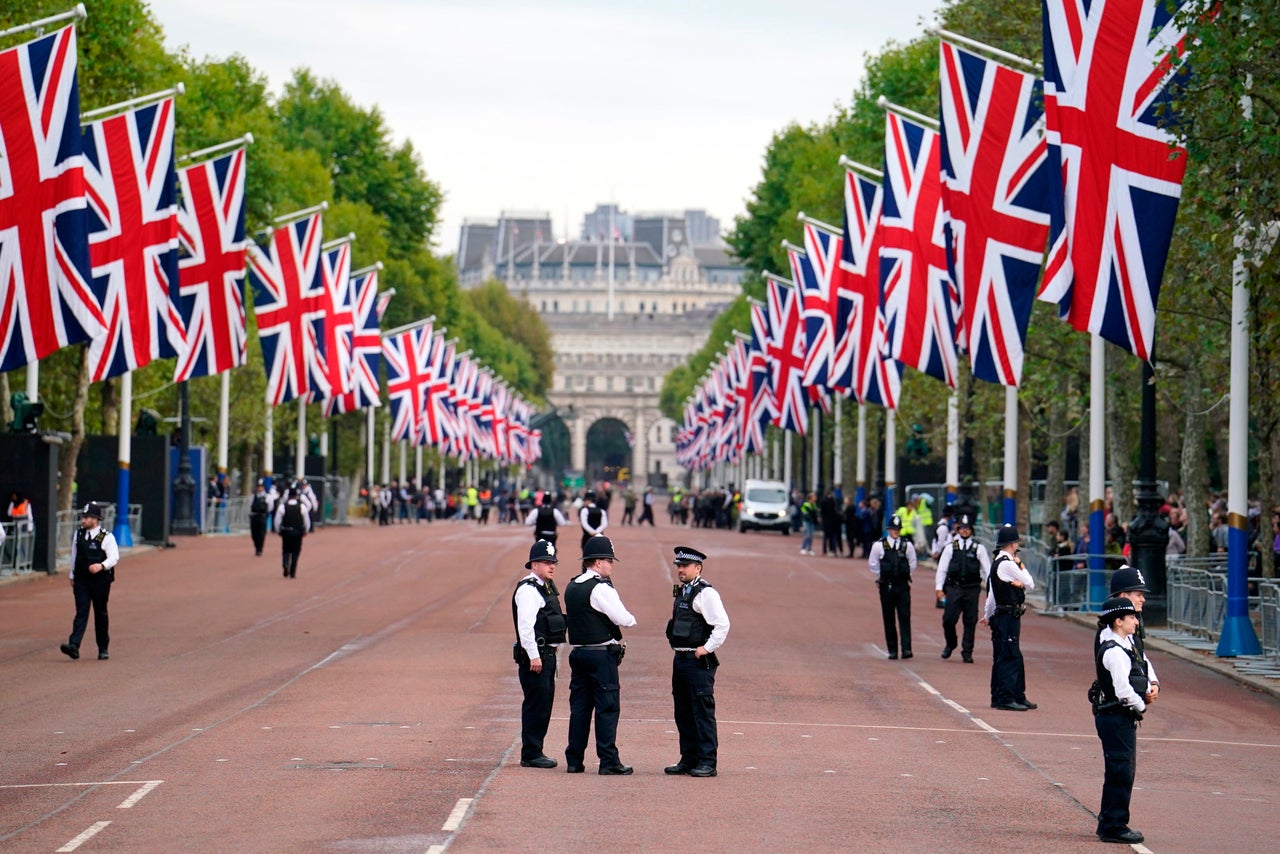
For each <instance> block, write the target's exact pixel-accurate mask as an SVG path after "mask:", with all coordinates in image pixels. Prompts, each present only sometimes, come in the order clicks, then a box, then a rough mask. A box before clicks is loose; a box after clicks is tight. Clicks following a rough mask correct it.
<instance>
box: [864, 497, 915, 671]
mask: <svg viewBox="0 0 1280 854" xmlns="http://www.w3.org/2000/svg"><path fill="white" fill-rule="evenodd" d="M888 529H889V532H888V534H886V535H885V536H884V537H883V538H881V539H879V540H877V541H876V543H875V545H873V546H872V547H871V556H870V557H868V558H867V566H868V568H869V569H870V570H871V572H872V574H873V575H875V577H876V587H877V588H878V590H879V591H880V616H881V617H882V618H883V620H884V643H885V647H886V648H888V650H889V658H890V659H896V658H897V657H898V644H899V640H901V644H902V657H903V658H910V657H911V654H912V653H911V573H913V572H915V569H916V547H915V544H914V543H912V542H911V541H910V540H908V539H907V538H906V537H904V536H902V519H900V518H899V517H898V515H897V514H896V513H895V514H894V515H892V516H890V517H889V525H888ZM895 617H896V623H895Z"/></svg>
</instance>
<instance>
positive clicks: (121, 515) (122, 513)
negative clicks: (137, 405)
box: [111, 371, 133, 548]
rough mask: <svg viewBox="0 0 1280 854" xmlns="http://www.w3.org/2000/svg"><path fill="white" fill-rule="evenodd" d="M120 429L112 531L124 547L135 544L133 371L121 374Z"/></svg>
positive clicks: (117, 541) (119, 543) (118, 542)
mask: <svg viewBox="0 0 1280 854" xmlns="http://www.w3.org/2000/svg"><path fill="white" fill-rule="evenodd" d="M119 424H120V431H119V436H118V437H117V438H118V439H119V444H118V448H119V453H118V454H117V455H116V459H117V460H119V467H118V468H117V469H116V526H115V529H114V530H113V531H112V532H111V533H112V534H113V535H114V536H115V538H116V543H117V544H118V545H120V546H123V547H124V548H130V547H132V546H133V531H131V530H130V529H129V463H130V462H131V460H132V450H133V449H132V447H131V445H130V439H131V438H132V437H131V432H132V426H133V371H125V372H124V373H123V374H122V375H121V376H120V422H119Z"/></svg>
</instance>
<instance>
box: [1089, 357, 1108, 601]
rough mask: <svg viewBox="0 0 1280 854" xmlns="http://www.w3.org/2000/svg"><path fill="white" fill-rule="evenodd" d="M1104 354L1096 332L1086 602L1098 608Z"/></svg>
mask: <svg viewBox="0 0 1280 854" xmlns="http://www.w3.org/2000/svg"><path fill="white" fill-rule="evenodd" d="M1106 379H1107V351H1106V349H1105V346H1104V344H1103V340H1102V336H1101V335H1099V334H1097V333H1096V332H1095V333H1093V334H1092V336H1091V340H1090V342H1089V385H1090V389H1089V602H1090V604H1091V605H1093V606H1095V607H1100V606H1101V605H1102V602H1103V600H1105V599H1106V598H1107V577H1106V574H1105V573H1104V571H1103V566H1102V554H1103V549H1102V546H1103V539H1104V537H1105V534H1106V532H1105V530H1104V528H1105V526H1106V506H1107V502H1106V494H1107V486H1106V465H1105V464H1106V457H1105V453H1106V450H1105V447H1104V440H1105V438H1106V434H1105V432H1104V429H1103V428H1104V419H1105V418H1106V414H1107V404H1106V397H1105V394H1106V391H1105V387H1104V383H1105V382H1106Z"/></svg>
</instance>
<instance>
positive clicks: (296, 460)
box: [293, 397, 307, 480]
mask: <svg viewBox="0 0 1280 854" xmlns="http://www.w3.org/2000/svg"><path fill="white" fill-rule="evenodd" d="M306 475H307V399H306V398H305V397H299V398H298V441H297V443H296V444H295V445H294V455H293V477H294V479H295V480H296V479H298V478H302V477H306Z"/></svg>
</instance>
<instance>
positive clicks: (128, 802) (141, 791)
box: [117, 780, 164, 810]
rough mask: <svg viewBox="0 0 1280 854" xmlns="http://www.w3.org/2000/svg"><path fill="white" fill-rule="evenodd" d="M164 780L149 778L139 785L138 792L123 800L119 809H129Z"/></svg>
mask: <svg viewBox="0 0 1280 854" xmlns="http://www.w3.org/2000/svg"><path fill="white" fill-rule="evenodd" d="M163 782H164V780H148V781H147V782H145V783H143V784H142V785H141V786H139V787H138V790H137V791H136V792H134V793H133V794H132V795H130V796H129V797H127V798H125V799H124V800H123V801H121V802H120V806H119V807H117V809H122V810H127V809H129V808H130V807H131V806H133V805H134V804H136V803H137V802H138V801H140V800H142V799H143V798H145V797H146V796H147V795H148V794H149V793H150V792H151V790H152V789H154V788H155V787H156V786H159V785H160V784H161V783H163Z"/></svg>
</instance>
